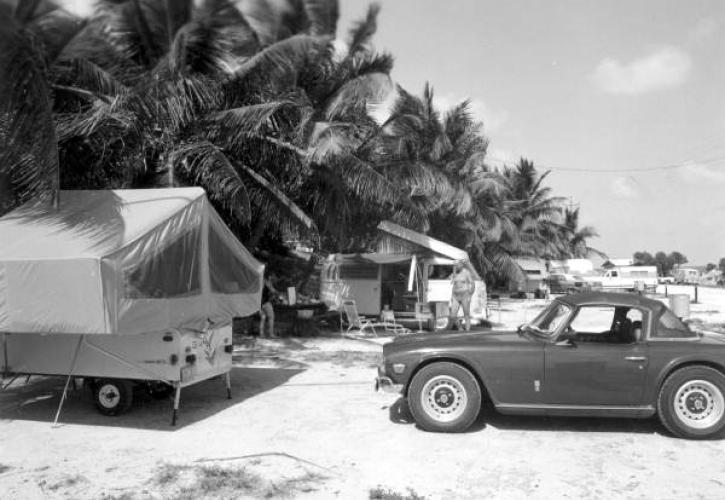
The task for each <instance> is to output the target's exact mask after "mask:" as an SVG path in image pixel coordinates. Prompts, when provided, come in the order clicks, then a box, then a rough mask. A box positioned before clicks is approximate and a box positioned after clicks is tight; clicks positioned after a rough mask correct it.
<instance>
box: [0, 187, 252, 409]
mask: <svg viewBox="0 0 725 500" xmlns="http://www.w3.org/2000/svg"><path fill="white" fill-rule="evenodd" d="M60 200H61V203H60V207H59V208H58V209H54V208H51V207H50V206H48V205H47V204H40V203H37V204H27V205H24V206H22V207H20V208H18V209H16V210H14V211H12V212H10V213H9V214H6V215H5V216H4V217H2V218H0V241H2V242H3V243H2V245H0V361H1V362H2V366H1V368H2V371H3V374H5V375H6V376H19V375H32V374H39V375H62V376H65V377H67V382H66V389H67V387H68V382H69V381H70V380H71V378H72V377H82V378H83V379H84V382H86V383H87V385H88V386H89V387H91V389H92V391H93V396H94V400H95V403H96V406H97V407H98V410H99V411H100V412H101V413H103V414H106V415H116V414H119V413H122V412H124V411H125V410H127V409H129V408H130V406H131V402H132V398H133V389H134V387H136V386H139V385H140V386H143V387H144V388H146V389H148V390H149V391H150V392H152V394H161V395H163V394H174V409H173V417H172V423H175V422H176V413H177V410H178V407H179V397H180V392H181V389H182V387H187V386H189V385H192V384H196V383H198V382H200V381H203V380H208V379H211V378H214V377H217V376H220V375H221V376H223V377H225V379H226V387H227V395H229V391H230V385H229V383H230V378H229V371H230V370H231V367H232V351H233V345H232V334H231V328H229V327H228V325H229V324H230V323H231V320H232V318H233V317H234V316H247V315H250V314H252V313H254V312H255V311H257V310H258V309H259V304H260V298H261V289H262V276H263V271H264V267H263V265H262V264H260V263H259V262H257V261H256V260H255V259H254V257H252V255H251V254H250V253H249V252H248V251H247V250H246V249H245V248H244V246H242V244H241V243H240V242H239V241H238V240H237V239H236V238H235V237H234V235H233V234H232V233H231V231H230V230H229V229H228V228H227V226H226V225H225V224H224V222H223V221H222V219H221V218H220V217H219V215H218V214H217V213H216V211H215V210H214V208H213V207H212V205H211V203H209V200H208V199H207V198H206V195H205V193H204V190H202V189H201V188H178V189H138V190H117V191H61V192H60ZM63 399H64V398H61V405H62V401H63ZM58 411H59V412H60V408H59V410H58ZM56 418H57V416H56Z"/></svg>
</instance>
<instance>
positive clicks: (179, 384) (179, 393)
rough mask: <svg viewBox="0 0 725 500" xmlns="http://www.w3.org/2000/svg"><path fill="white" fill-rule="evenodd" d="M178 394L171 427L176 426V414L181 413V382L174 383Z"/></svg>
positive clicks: (175, 399)
mask: <svg viewBox="0 0 725 500" xmlns="http://www.w3.org/2000/svg"><path fill="white" fill-rule="evenodd" d="M174 385H175V386H176V394H174V412H173V414H172V416H171V425H174V426H175V425H176V414H177V412H178V411H179V400H180V399H181V382H174Z"/></svg>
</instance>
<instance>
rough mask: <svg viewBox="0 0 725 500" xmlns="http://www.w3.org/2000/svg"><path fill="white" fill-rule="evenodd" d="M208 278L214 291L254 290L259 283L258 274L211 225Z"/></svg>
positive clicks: (258, 286) (225, 292)
mask: <svg viewBox="0 0 725 500" xmlns="http://www.w3.org/2000/svg"><path fill="white" fill-rule="evenodd" d="M209 279H210V282H211V291H212V292H214V293H223V294H236V293H249V292H255V291H257V290H259V289H260V285H261V284H260V282H259V274H258V273H257V272H256V271H255V270H254V269H252V268H250V267H249V266H248V265H247V264H246V263H245V262H242V261H241V260H240V259H238V258H237V256H236V255H235V254H234V252H232V250H231V249H230V248H229V246H228V243H227V241H225V240H224V239H223V238H221V237H220V235H219V234H218V233H217V232H216V231H215V230H214V228H213V226H212V227H210V228H209Z"/></svg>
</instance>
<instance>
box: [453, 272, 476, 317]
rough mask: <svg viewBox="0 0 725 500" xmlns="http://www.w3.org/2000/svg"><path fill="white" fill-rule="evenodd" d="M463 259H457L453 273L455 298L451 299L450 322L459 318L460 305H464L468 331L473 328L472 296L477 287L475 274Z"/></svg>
mask: <svg viewBox="0 0 725 500" xmlns="http://www.w3.org/2000/svg"><path fill="white" fill-rule="evenodd" d="M464 264H465V262H464V261H462V260H458V261H456V264H455V266H454V268H453V274H451V283H452V284H453V299H452V300H451V315H450V321H449V324H451V325H453V324H455V321H456V319H457V318H458V307H459V306H460V307H463V319H464V320H465V328H466V331H468V330H470V329H471V297H472V296H473V291H474V290H475V289H476V284H475V282H474V281H473V275H472V274H471V271H469V270H468V269H467V268H466V267H465V266H464Z"/></svg>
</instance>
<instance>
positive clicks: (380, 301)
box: [320, 254, 486, 329]
mask: <svg viewBox="0 0 725 500" xmlns="http://www.w3.org/2000/svg"><path fill="white" fill-rule="evenodd" d="M454 265H455V261H454V260H452V259H448V258H443V257H422V258H418V257H417V256H416V255H415V254H412V255H410V254H408V255H405V254H397V255H396V256H394V257H392V256H389V255H381V254H356V255H342V254H335V255H331V256H330V257H328V259H327V260H326V261H325V262H324V263H323V268H322V274H321V280H320V291H321V294H320V295H321V298H322V300H323V301H324V302H325V303H326V304H327V305H328V306H330V307H331V308H336V307H338V306H339V302H340V301H341V300H342V299H343V298H352V299H354V300H355V302H356V304H357V309H358V311H359V313H360V314H363V315H370V316H378V315H379V314H380V312H381V311H382V310H383V308H384V306H386V305H387V306H388V307H389V308H390V309H392V310H393V311H394V312H395V317H396V320H401V321H403V322H407V321H411V322H413V324H416V323H417V322H418V320H420V321H421V322H422V326H424V327H427V328H429V329H433V328H445V327H446V326H447V324H448V316H449V311H450V301H451V297H452V295H453V283H452V281H451V278H450V276H451V274H452V273H453V267H454ZM474 277H475V278H478V277H477V275H476V274H475V273H474ZM474 283H475V290H474V294H473V297H472V299H471V317H472V319H473V321H474V322H480V321H481V320H483V319H485V318H486V285H485V283H484V282H483V280H481V279H475V280H474ZM460 313H462V311H459V314H460Z"/></svg>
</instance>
